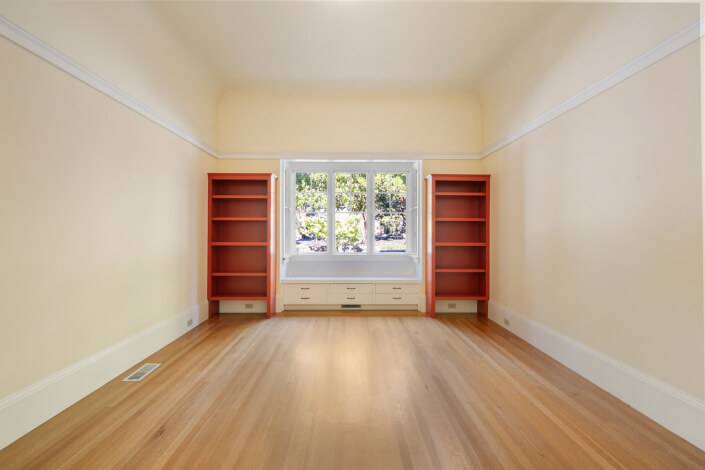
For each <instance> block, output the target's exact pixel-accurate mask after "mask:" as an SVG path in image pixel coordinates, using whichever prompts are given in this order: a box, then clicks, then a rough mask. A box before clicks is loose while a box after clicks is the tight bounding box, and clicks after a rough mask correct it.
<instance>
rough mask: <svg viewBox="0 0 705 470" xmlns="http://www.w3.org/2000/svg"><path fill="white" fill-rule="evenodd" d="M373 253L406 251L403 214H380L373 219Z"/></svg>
mask: <svg viewBox="0 0 705 470" xmlns="http://www.w3.org/2000/svg"><path fill="white" fill-rule="evenodd" d="M375 251H376V252H397V253H399V252H405V251H406V215H405V214H380V215H378V216H376V217H375Z"/></svg>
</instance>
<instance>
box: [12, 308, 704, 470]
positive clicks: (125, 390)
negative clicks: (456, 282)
mask: <svg viewBox="0 0 705 470" xmlns="http://www.w3.org/2000/svg"><path fill="white" fill-rule="evenodd" d="M144 362H158V363H162V364H163V365H162V366H161V367H159V368H158V369H157V370H156V371H155V372H153V373H152V374H151V375H149V376H148V377H147V378H146V379H144V380H143V381H142V382H133V383H128V382H122V381H121V380H122V378H123V377H124V375H123V376H121V377H119V378H117V379H115V380H113V381H112V382H110V383H109V384H107V385H105V386H104V387H102V388H100V389H99V390H97V391H96V392H95V393H93V394H91V395H89V396H88V397H86V398H85V399H83V400H81V401H80V402H78V403H77V404H75V405H74V406H72V407H71V408H69V409H68V410H66V411H64V412H63V413H61V414H60V415H58V416H56V417H55V418H53V419H52V420H50V421H48V422H47V423H45V424H44V425H42V426H40V427H39V428H37V429H35V430H34V431H32V432H31V433H29V434H27V435H26V436H24V437H23V438H22V439H20V440H18V441H16V442H15V443H13V444H12V445H10V446H9V447H7V448H5V449H4V450H2V451H0V468H2V469H6V468H12V469H15V468H48V469H68V468H78V469H102V468H121V469H152V468H168V469H180V468H183V469H219V468H238V469H248V470H250V469H363V470H367V469H412V468H413V469H432V470H440V469H474V468H509V469H514V468H517V469H518V468H521V469H542V470H543V469H551V468H555V469H571V468H576V469H596V468H615V469H624V468H627V469H650V468H653V469H669V468H674V469H691V468H692V469H695V468H700V469H703V468H705V452H702V451H700V450H699V449H697V448H696V447H694V446H692V445H690V444H688V443H687V442H685V441H684V440H682V439H680V438H678V437H677V436H675V435H674V434H672V433H670V432H668V431H667V430H665V429H664V428H662V427H661V426H659V425H657V424H656V423H654V422H653V421H650V420H649V419H647V418H646V417H644V416H643V415H641V414H639V413H638V412H636V411H634V410H633V409H631V408H630V407H628V406H627V405H625V404H624V403H622V402H620V401H619V400H617V399H616V398H614V397H612V396H611V395H609V394H607V393H606V392H604V391H602V390H600V389H599V388H597V387H595V386H594V385H592V384H591V383H589V382H588V381H586V380H584V379H582V378H581V377H580V376H578V375H576V374H575V373H573V372H572V371H570V370H568V369H567V368H565V367H563V366H562V365H560V364H558V363H557V362H555V361H553V360H552V359H550V358H549V357H548V356H546V355H544V354H542V353H541V352H539V351H538V350H536V349H534V348H533V347H531V346H530V345H528V344H527V343H525V342H524V341H522V340H520V339H519V338H517V337H516V336H514V335H512V334H511V333H509V332H507V331H506V330H504V329H502V328H500V327H499V326H497V325H495V324H494V323H492V322H488V321H486V320H478V319H477V318H476V317H474V316H462V317H461V316H454V317H451V316H449V317H441V318H439V319H437V320H432V319H430V318H427V317H425V316H423V315H420V314H418V313H413V314H411V313H410V314H407V315H400V314H399V313H398V312H395V313H394V314H384V313H382V312H371V313H370V312H368V313H366V314H360V313H347V314H345V315H343V314H340V313H334V314H330V315H326V314H320V313H313V312H296V313H287V314H280V315H278V316H276V317H274V318H272V319H271V320H264V319H259V318H252V317H242V316H237V315H221V316H220V317H218V318H215V319H213V320H210V321H208V322H207V323H204V324H203V325H201V326H199V327H198V328H196V329H194V330H192V331H191V332H189V333H188V334H186V335H185V336H183V337H181V338H179V339H178V340H177V341H175V342H174V343H172V344H170V345H168V346H167V347H165V348H164V349H162V350H161V351H159V352H157V353H156V354H154V355H153V356H151V357H150V358H148V359H147V360H146V361H144ZM132 370H134V368H133V369H131V370H130V371H132ZM128 372H129V371H128Z"/></svg>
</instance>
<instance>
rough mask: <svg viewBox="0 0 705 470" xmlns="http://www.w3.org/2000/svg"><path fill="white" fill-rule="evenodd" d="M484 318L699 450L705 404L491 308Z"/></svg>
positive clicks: (704, 434) (703, 442) (704, 444)
mask: <svg viewBox="0 0 705 470" xmlns="http://www.w3.org/2000/svg"><path fill="white" fill-rule="evenodd" d="M489 318H490V320H492V321H494V322H495V323H497V324H498V325H500V326H502V327H503V328H506V329H508V330H509V331H511V332H512V333H514V334H515V335H517V336H519V337H520V338H522V339H523V340H525V341H527V342H528V343H530V344H531V345H533V346H534V347H536V348H538V349H540V350H541V351H543V352H544V353H546V354H548V355H549V356H551V357H552V358H554V359H556V360H557V361H558V362H560V363H562V364H563V365H565V366H567V367H569V368H570V369H572V370H573V371H575V372H577V373H578V374H580V375H582V376H583V377H585V378H586V379H588V380H589V381H590V382H592V383H594V384H595V385H597V386H598V387H600V388H602V389H603V390H606V391H607V392H609V393H611V394H612V395H614V396H616V397H617V398H619V399H620V400H622V401H623V402H625V403H626V404H627V405H629V406H631V407H632V408H634V409H636V410H637V411H639V412H641V413H643V414H645V415H646V416H648V417H649V418H651V419H653V420H654V421H656V422H657V423H659V424H660V425H661V426H663V427H665V428H667V429H669V430H670V431H671V432H673V433H675V434H677V435H679V436H680V437H682V438H683V439H685V440H687V441H689V442H690V443H692V444H693V445H695V446H697V447H699V448H700V449H703V450H705V402H702V401H700V400H698V399H696V398H694V397H692V396H690V395H688V394H687V393H684V392H682V391H680V390H678V389H676V388H675V387H672V386H671V385H668V384H666V383H664V382H661V381H660V380H658V379H655V378H653V377H651V376H649V375H647V374H644V373H643V372H640V371H638V370H636V369H634V368H632V367H630V366H628V365H626V364H624V363H622V362H619V361H617V360H615V359H612V358H611V357H609V356H606V355H605V354H603V353H601V352H599V351H597V350H595V349H592V348H590V347H589V346H586V345H585V344H583V343H580V342H578V341H576V340H574V339H572V338H569V337H568V336H565V335H563V334H561V333H559V332H557V331H554V330H552V329H550V328H548V327H546V326H544V325H541V324H540V323H538V322H536V321H534V320H531V319H529V318H527V317H524V316H522V315H520V314H519V313H517V312H515V311H513V310H512V309H510V308H508V307H505V306H503V305H500V304H498V303H496V302H490V303H489ZM505 319H507V320H509V323H510V325H509V326H507V325H505V324H504V320H505Z"/></svg>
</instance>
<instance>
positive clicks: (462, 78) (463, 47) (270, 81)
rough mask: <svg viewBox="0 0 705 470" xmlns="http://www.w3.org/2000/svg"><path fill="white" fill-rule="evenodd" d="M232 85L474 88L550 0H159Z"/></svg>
mask: <svg viewBox="0 0 705 470" xmlns="http://www.w3.org/2000/svg"><path fill="white" fill-rule="evenodd" d="M152 6H153V8H154V10H155V12H156V13H157V14H158V15H160V16H161V17H162V18H163V20H164V21H165V23H166V24H168V25H169V26H170V27H171V28H173V29H174V30H175V32H176V33H177V34H178V35H180V36H182V37H183V38H184V40H185V44H188V47H189V48H191V49H192V51H193V52H194V53H196V54H198V55H199V56H201V57H203V58H204V60H205V61H206V63H207V64H209V65H210V66H211V68H213V69H214V70H216V71H217V72H218V73H219V74H220V75H221V79H222V80H223V82H224V85H225V86H227V87H259V86H278V87H292V86H293V87H317V88H321V87H324V88H325V87H330V88H364V89H375V88H388V87H406V88H419V87H433V88H435V89H437V88H463V89H469V88H471V87H472V86H473V84H474V83H475V82H476V81H477V80H478V79H479V78H480V77H481V76H482V75H483V73H484V72H485V71H486V70H488V68H490V67H491V66H492V64H493V63H494V62H495V61H497V60H501V57H502V55H503V54H504V53H506V51H507V50H508V49H510V48H511V47H512V45H513V44H515V43H516V42H517V41H521V40H522V36H523V35H524V34H526V32H527V30H529V29H531V28H533V27H536V25H537V22H539V21H540V19H541V18H542V17H545V16H546V15H547V14H549V13H550V12H551V11H552V10H553V9H555V8H556V7H557V6H556V4H548V3H533V2H532V3H446V2H405V3H401V2H356V1H349V2H340V1H338V2H319V1H316V2H158V3H154V4H152Z"/></svg>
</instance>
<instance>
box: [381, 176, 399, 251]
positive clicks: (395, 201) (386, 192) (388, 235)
mask: <svg viewBox="0 0 705 470" xmlns="http://www.w3.org/2000/svg"><path fill="white" fill-rule="evenodd" d="M375 251H377V252H390V251H391V252H405V251H406V174H405V173H376V174H375Z"/></svg>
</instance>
